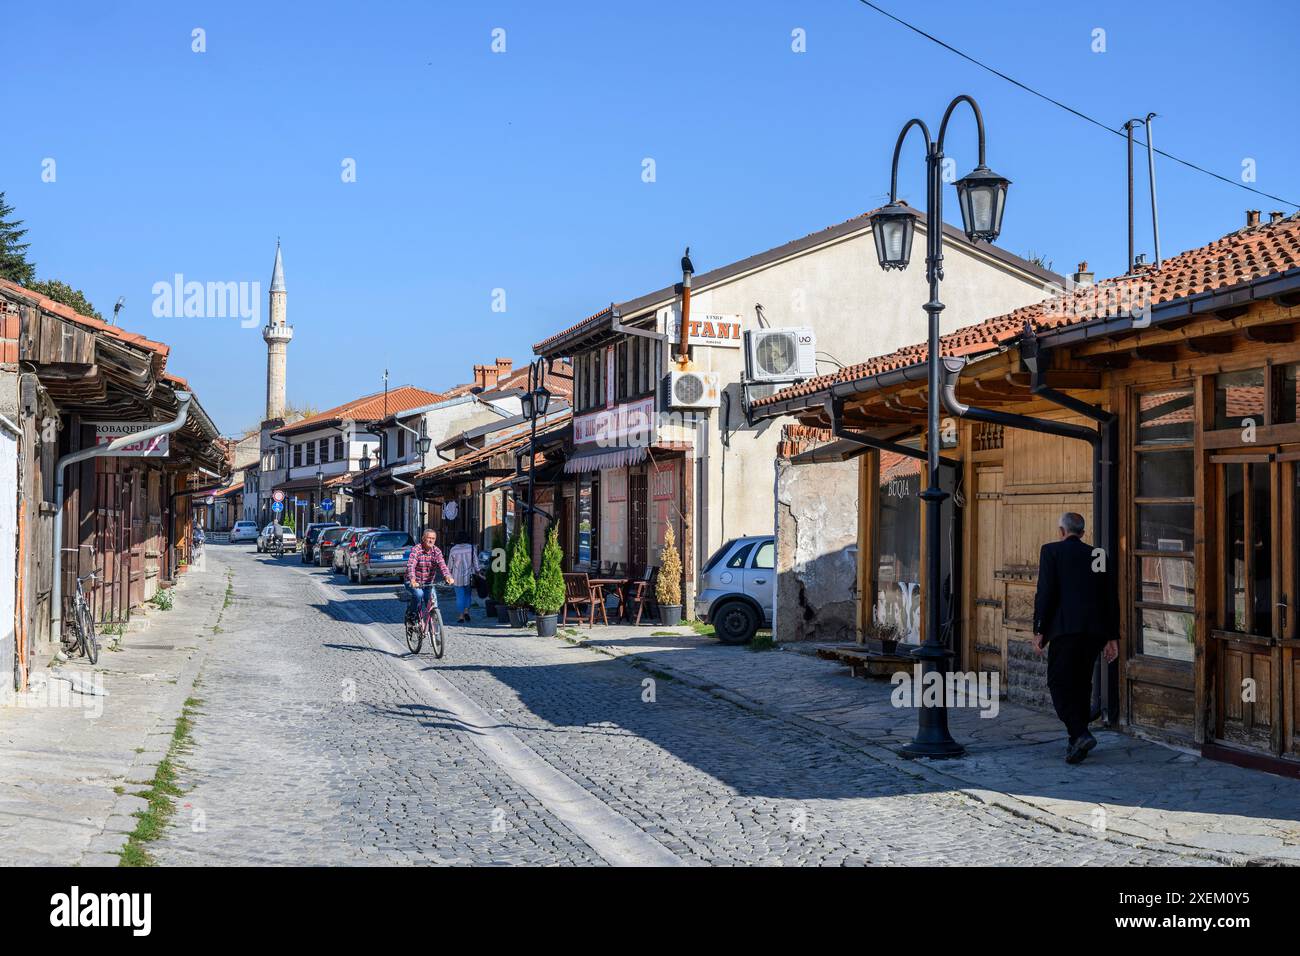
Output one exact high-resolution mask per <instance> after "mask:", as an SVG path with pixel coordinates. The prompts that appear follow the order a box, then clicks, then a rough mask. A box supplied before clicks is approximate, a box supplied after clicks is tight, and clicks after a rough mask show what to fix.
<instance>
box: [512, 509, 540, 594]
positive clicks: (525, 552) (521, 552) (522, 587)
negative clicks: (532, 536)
mask: <svg viewBox="0 0 1300 956" xmlns="http://www.w3.org/2000/svg"><path fill="white" fill-rule="evenodd" d="M509 552H510V553H509V555H508V556H507V558H506V593H505V599H506V603H507V604H509V605H510V606H511V607H528V606H529V605H530V604H532V603H533V591H534V590H535V589H536V587H537V579H536V578H535V577H533V547H532V542H531V541H529V539H528V529H526V528H525V527H524V526H523V523H522V522H521V523H520V525H519V529H518V530H517V531H515V535H514V537H513V538H512V539H511V540H510V549H509Z"/></svg>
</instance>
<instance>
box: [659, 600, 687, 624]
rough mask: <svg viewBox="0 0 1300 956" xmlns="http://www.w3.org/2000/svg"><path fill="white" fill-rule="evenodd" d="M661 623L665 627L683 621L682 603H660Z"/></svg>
mask: <svg viewBox="0 0 1300 956" xmlns="http://www.w3.org/2000/svg"><path fill="white" fill-rule="evenodd" d="M659 623H660V624H662V625H663V626H664V627H676V626H677V625H678V624H680V623H682V606H681V605H680V604H660V605H659Z"/></svg>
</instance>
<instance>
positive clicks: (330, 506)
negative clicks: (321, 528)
mask: <svg viewBox="0 0 1300 956" xmlns="http://www.w3.org/2000/svg"><path fill="white" fill-rule="evenodd" d="M320 510H321V511H324V512H325V513H326V514H328V513H329V512H331V511H333V510H334V502H333V501H331V500H330V499H329V498H326V499H325V500H324V501H322V502H321V503H320Z"/></svg>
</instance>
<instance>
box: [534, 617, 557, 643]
mask: <svg viewBox="0 0 1300 956" xmlns="http://www.w3.org/2000/svg"><path fill="white" fill-rule="evenodd" d="M559 619H560V615H558V614H539V615H537V636H538V637H554V636H555V625H556V622H557V621H559Z"/></svg>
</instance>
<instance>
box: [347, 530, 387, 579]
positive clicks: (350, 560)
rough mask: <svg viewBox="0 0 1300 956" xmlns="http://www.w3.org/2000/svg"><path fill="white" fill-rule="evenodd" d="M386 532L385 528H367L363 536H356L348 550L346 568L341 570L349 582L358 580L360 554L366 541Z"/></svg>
mask: <svg viewBox="0 0 1300 956" xmlns="http://www.w3.org/2000/svg"><path fill="white" fill-rule="evenodd" d="M387 530H388V529H387V528H367V529H366V532H365V534H361V535H357V539H356V540H355V541H353V542H352V545H351V546H350V547H349V548H348V553H347V558H346V561H347V566H346V567H345V568H344V569H343V573H344V574H346V575H347V576H348V580H349V581H356V580H358V578H357V569H358V568H359V567H360V566H361V552H362V551H364V550H365V547H366V539H367V538H369V537H370V536H371V535H373V534H378V533H379V532H380V531H387Z"/></svg>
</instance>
